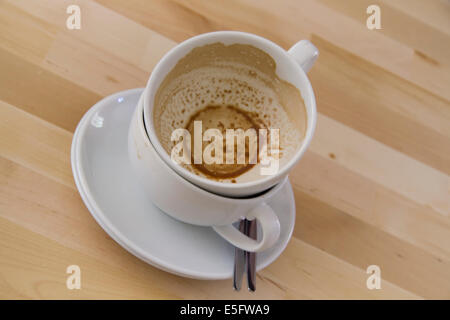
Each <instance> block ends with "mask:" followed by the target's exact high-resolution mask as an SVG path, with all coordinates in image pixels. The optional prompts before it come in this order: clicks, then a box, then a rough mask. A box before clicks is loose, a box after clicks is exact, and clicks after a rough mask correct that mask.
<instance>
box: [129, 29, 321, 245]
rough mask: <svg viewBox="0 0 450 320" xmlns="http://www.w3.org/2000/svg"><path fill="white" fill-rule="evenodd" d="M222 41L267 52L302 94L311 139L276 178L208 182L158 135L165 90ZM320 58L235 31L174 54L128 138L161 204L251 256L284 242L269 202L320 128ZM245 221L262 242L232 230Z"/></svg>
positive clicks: (299, 47)
mask: <svg viewBox="0 0 450 320" xmlns="http://www.w3.org/2000/svg"><path fill="white" fill-rule="evenodd" d="M217 42H221V43H224V44H225V45H229V44H234V43H239V44H247V45H251V46H253V47H256V48H258V49H261V50H263V51H264V52H266V53H267V54H269V55H270V56H271V57H272V58H273V59H274V61H275V62H276V73H277V75H278V77H279V78H281V79H283V80H286V81H288V82H289V83H291V84H292V85H294V86H295V87H297V88H298V89H299V90H300V92H301V95H302V97H303V100H304V102H305V107H306V113H307V129H306V134H305V138H304V141H303V143H302V145H301V147H300V148H299V149H298V150H297V152H296V153H295V155H294V156H293V157H292V159H290V161H289V162H288V163H287V164H286V165H284V166H283V167H282V168H280V170H279V171H278V172H277V173H276V174H274V175H270V176H267V177H265V178H262V179H259V180H256V181H252V182H244V183H237V184H232V183H222V182H218V181H214V180H210V179H207V178H203V177H201V176H198V175H195V174H193V173H191V172H190V171H188V170H187V169H185V168H183V167H182V166H181V165H179V164H177V163H176V162H174V161H172V159H171V158H170V156H169V155H168V154H167V153H166V151H165V150H164V148H163V147H162V145H161V143H160V142H159V140H158V138H157V136H156V133H155V130H154V126H153V117H152V110H153V100H154V97H155V93H156V91H157V90H158V88H159V85H160V84H161V82H162V81H163V79H164V78H165V76H166V75H167V74H168V73H169V72H170V71H171V70H172V68H173V67H174V66H175V65H176V63H177V62H178V61H179V60H180V59H181V58H183V57H184V56H185V55H186V54H188V53H189V52H191V50H192V49H194V48H196V47H199V46H204V45H206V44H211V43H217ZM317 56H318V50H317V48H316V47H315V46H314V45H313V44H312V43H310V42H309V41H307V40H302V41H300V42H298V43H297V44H295V45H294V46H293V47H292V48H291V49H290V50H289V51H285V50H284V49H282V48H281V47H279V46H278V45H276V44H274V43H273V42H271V41H269V40H267V39H264V38H262V37H259V36H256V35H252V34H248V33H243V32H235V31H220V32H213V33H207V34H202V35H199V36H196V37H193V38H191V39H188V40H186V41H184V42H182V43H180V44H179V45H177V46H176V47H175V48H173V49H172V50H170V51H169V52H168V53H167V54H166V55H165V56H164V57H163V58H162V59H161V61H160V62H159V63H158V64H157V66H156V67H155V68H154V70H153V72H152V74H151V76H150V79H149V81H148V83H147V86H146V88H145V90H144V92H143V94H142V96H141V99H140V101H139V103H138V106H137V108H136V111H135V114H134V116H133V119H132V123H131V126H130V131H129V138H128V139H129V141H128V146H129V157H130V161H131V164H132V166H133V168H134V169H135V172H136V173H137V177H138V178H139V180H140V181H141V184H142V186H143V187H144V188H145V190H146V191H147V193H148V195H149V197H150V198H151V200H152V201H153V202H154V203H155V205H157V206H158V207H159V208H160V209H161V210H163V211H164V212H166V213H167V214H169V215H170V216H172V217H174V218H176V219H178V220H181V221H183V222H187V223H191V224H196V225H203V226H212V227H213V228H214V230H215V231H216V232H217V233H218V234H220V235H221V236H222V237H223V238H225V239H226V240H227V241H229V242H230V243H232V244H233V245H235V246H236V247H239V248H241V249H244V250H246V251H251V252H256V251H262V250H264V249H267V248H269V247H271V246H272V245H273V244H274V243H275V242H276V240H277V239H278V237H279V233H280V224H279V221H278V218H277V215H276V214H275V213H274V212H273V210H272V209H271V208H270V206H269V205H267V201H268V200H269V199H270V198H271V197H272V196H273V195H274V194H276V192H277V191H278V190H280V189H281V188H282V187H283V185H284V184H285V183H286V181H287V174H288V172H289V170H290V169H291V168H292V167H293V166H294V165H295V164H296V163H297V161H298V160H299V159H300V158H301V156H302V155H303V154H304V152H305V150H306V148H307V147H308V145H309V143H310V141H311V139H312V136H313V133H314V129H315V124H316V118H317V114H316V103H315V98H314V92H313V90H312V87H311V84H310V82H309V80H308V78H307V76H306V73H305V72H307V71H308V70H309V68H311V66H312V65H313V63H314V61H315V60H316V58H317ZM242 218H247V219H249V220H252V219H257V220H258V222H259V223H260V226H261V230H262V236H261V237H260V240H259V241H256V240H253V239H251V238H249V237H247V236H245V235H243V234H242V233H240V232H239V231H238V230H237V229H236V228H234V227H233V226H232V223H233V222H236V221H238V220H239V219H242Z"/></svg>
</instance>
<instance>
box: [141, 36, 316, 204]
mask: <svg viewBox="0 0 450 320" xmlns="http://www.w3.org/2000/svg"><path fill="white" fill-rule="evenodd" d="M222 36H226V37H230V36H231V37H235V38H236V41H235V42H233V43H246V44H255V43H256V42H259V43H261V44H262V45H264V46H267V47H270V48H271V49H272V50H275V51H277V52H278V53H279V54H280V55H281V56H283V57H284V58H285V59H287V60H290V61H291V64H292V66H293V68H294V69H295V70H294V71H293V72H294V73H295V74H296V75H297V77H300V81H301V82H302V83H303V84H304V85H305V87H306V90H303V91H301V90H300V88H298V86H296V87H297V89H298V90H299V91H300V92H301V95H302V98H303V100H304V104H305V108H306V109H307V113H308V117H309V118H310V119H308V120H310V122H309V121H308V123H309V125H308V127H307V129H306V133H305V138H304V139H303V142H302V144H301V146H300V148H299V149H298V150H297V152H296V153H295V155H294V156H293V157H292V158H291V159H290V160H289V161H288V162H287V163H286V164H285V165H284V166H283V167H282V168H281V169H280V170H278V172H277V173H276V174H273V175H268V176H267V177H264V178H261V179H257V180H255V181H248V182H242V183H238V184H237V183H236V184H233V183H224V182H220V181H214V180H211V179H207V178H205V177H202V176H199V175H196V174H194V173H192V172H190V171H189V170H187V169H185V168H183V167H182V166H180V165H179V164H177V163H174V162H173V161H172V160H171V158H170V156H169V155H168V154H167V152H166V151H165V150H164V148H163V147H162V145H161V143H160V141H159V139H158V137H157V135H156V132H155V130H154V125H153V116H152V112H151V111H153V105H152V104H151V106H152V108H150V94H151V92H152V91H151V90H150V89H151V88H152V87H153V89H152V90H153V91H154V92H156V91H157V89H158V88H155V84H154V83H155V82H156V81H157V80H158V79H159V77H165V76H166V75H167V73H165V72H163V68H164V67H165V65H166V64H167V63H170V62H171V61H170V60H171V59H172V57H173V55H174V54H176V52H178V51H180V50H181V49H182V48H183V47H185V46H187V45H189V44H192V43H194V42H198V44H196V45H195V46H193V48H195V47H198V46H201V45H205V44H208V43H215V42H221V40H220V37H222ZM240 41H242V42H240ZM261 50H263V49H261ZM263 51H265V50H263ZM265 52H266V51H265ZM266 53H267V52H266ZM268 54H269V53H268ZM269 55H270V54H269ZM184 56H185V55H184ZM271 57H272V58H274V57H273V56H272V55H271ZM180 59H181V58H180ZM274 60H275V61H276V63H278V60H276V59H275V58H274ZM178 61H179V59H178ZM178 61H177V62H178ZM177 62H175V64H176V63H177ZM169 72H170V71H169ZM143 94H144V97H143V98H144V99H143V109H144V110H143V114H144V124H145V126H146V127H147V128H150V130H146V132H147V135H146V136H147V139H148V140H149V142H150V143H151V144H152V145H153V147H154V148H155V150H156V152H157V154H158V155H159V156H160V157H161V158H162V159H163V160H164V162H165V163H166V164H168V165H169V167H171V168H172V169H173V170H174V171H176V172H177V173H178V174H179V175H181V176H182V177H183V178H185V179H186V180H187V181H188V182H192V184H194V185H196V186H198V185H206V186H208V188H209V187H211V188H212V189H214V188H220V189H222V190H239V189H246V188H252V187H257V186H258V185H262V184H270V183H276V180H278V179H279V178H280V177H281V176H283V175H287V173H288V172H289V171H290V170H291V168H292V167H293V166H294V165H295V164H296V163H297V162H298V161H299V159H300V158H301V157H302V156H303V154H304V153H305V151H306V149H307V148H308V146H309V144H310V143H311V140H312V137H313V135H314V131H315V127H316V121H317V110H316V100H315V95H314V91H313V88H312V86H311V82H310V81H309V79H308V77H307V75H306V73H305V71H304V70H303V69H302V68H301V67H300V65H299V64H298V63H297V62H296V61H295V60H294V59H293V57H292V56H291V55H290V54H289V53H288V52H287V51H286V50H284V49H283V48H281V47H280V46H279V45H277V44H276V43H274V42H272V41H270V40H268V39H266V38H263V37H260V36H257V35H254V34H251V33H246V32H240V31H215V32H209V33H204V34H200V35H197V36H194V37H192V38H189V39H187V40H185V41H183V42H181V43H179V44H178V45H176V46H175V47H173V48H172V49H171V50H169V52H167V53H166V54H165V55H164V57H163V58H162V59H161V60H160V61H159V62H158V64H157V65H156V66H155V68H154V69H153V71H152V73H151V75H150V78H149V80H148V82H147V85H146V87H145V89H144V92H143ZM306 100H309V105H310V110H309V111H310V112H308V107H307V103H306ZM149 124H150V125H149ZM205 191H206V190H205ZM208 192H209V191H208ZM233 199H235V198H233Z"/></svg>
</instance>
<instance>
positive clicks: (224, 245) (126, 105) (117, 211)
mask: <svg viewBox="0 0 450 320" xmlns="http://www.w3.org/2000/svg"><path fill="white" fill-rule="evenodd" d="M142 90H143V89H132V90H127V91H122V92H118V93H116V94H113V95H111V96H109V97H106V98H104V99H103V100H101V101H99V102H98V103H96V104H95V105H94V106H93V107H92V108H91V109H90V110H89V111H88V112H87V113H86V114H85V115H84V117H83V118H82V119H81V121H80V123H79V124H78V127H77V129H76V131H75V134H74V136H73V141H72V152H71V153H72V154H71V157H72V159H71V161H72V170H73V175H74V178H75V183H76V185H77V188H78V191H79V192H80V194H81V197H82V199H83V201H84V203H85V205H86V207H87V208H88V209H89V211H90V212H91V214H92V216H93V217H94V219H95V220H96V221H97V222H98V223H99V224H100V226H101V227H102V228H103V229H104V230H105V231H106V232H107V233H108V234H109V235H110V236H111V237H112V238H113V239H114V240H115V241H117V242H118V243H119V244H120V245H121V246H122V247H124V248H125V249H126V250H128V251H129V252H131V253H132V254H134V255H135V256H136V257H138V258H140V259H142V260H144V261H146V262H147V263H149V264H151V265H153V266H155V267H157V268H160V269H163V270H165V271H168V272H171V273H174V274H177V275H180V276H185V277H190V278H197V279H226V278H231V277H232V274H233V261H234V247H233V246H231V245H230V244H229V243H228V242H226V241H225V240H223V239H222V238H221V237H220V236H219V235H217V234H216V233H215V232H214V231H213V229H212V228H210V227H198V226H194V225H190V224H186V223H183V222H179V221H177V220H175V219H173V218H171V217H169V216H168V215H166V214H164V213H163V212H162V211H161V210H160V209H158V208H157V207H156V206H154V205H153V203H152V202H151V201H150V200H149V199H148V197H146V196H145V194H144V192H143V191H142V190H141V189H140V186H139V183H138V181H136V180H135V179H133V172H132V171H131V167H130V164H129V161H128V155H127V134H128V127H129V124H130V121H131V116H132V114H133V111H134V108H135V107H136V104H137V102H138V99H139V96H140V94H141V93H142ZM269 204H270V206H271V207H272V208H273V209H274V211H275V212H276V213H277V214H278V218H279V220H280V224H281V235H280V238H279V239H278V242H277V243H276V244H275V246H274V247H272V248H270V249H268V250H266V251H264V252H262V253H259V254H258V255H257V269H258V270H261V269H263V268H265V267H267V266H268V265H269V264H270V263H272V262H273V261H274V260H275V259H276V258H277V257H278V256H279V255H280V254H281V252H282V251H283V250H284V248H285V247H286V245H287V243H288V241H289V239H290V238H291V235H292V231H293V228H294V222H295V202H294V196H293V192H292V187H291V185H290V183H287V184H286V186H285V187H284V188H283V189H281V190H280V192H279V193H278V194H277V195H276V196H275V197H274V198H272V200H271V202H270V203H269Z"/></svg>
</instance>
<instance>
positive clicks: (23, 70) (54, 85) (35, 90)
mask: <svg viewBox="0 0 450 320" xmlns="http://www.w3.org/2000/svg"><path fill="white" fill-rule="evenodd" d="M0 61H2V65H3V67H2V76H1V77H0V99H1V100H3V101H4V102H7V103H9V104H11V105H14V106H16V107H19V108H21V109H23V110H25V111H27V112H29V113H32V114H34V115H36V116H37V117H39V118H42V119H44V120H47V121H49V122H51V123H53V124H56V125H58V126H60V127H61V128H63V129H66V130H69V131H74V130H75V127H76V125H77V123H78V121H79V120H80V119H81V117H82V115H83V114H84V113H85V112H86V110H88V109H89V108H90V107H91V106H92V105H94V103H96V102H97V101H98V100H100V98H101V97H100V96H99V95H97V94H95V93H93V92H92V91H90V90H89V89H86V88H82V87H80V86H78V85H76V84H73V83H72V82H70V81H68V80H65V79H64V78H62V77H60V76H57V75H55V74H54V73H52V72H49V71H46V70H44V69H42V68H40V67H38V66H36V65H34V64H32V63H30V62H28V61H26V60H24V59H22V58H19V57H18V56H16V55H14V54H12V53H10V52H8V51H6V50H3V49H0ZM50 106H51V107H50Z"/></svg>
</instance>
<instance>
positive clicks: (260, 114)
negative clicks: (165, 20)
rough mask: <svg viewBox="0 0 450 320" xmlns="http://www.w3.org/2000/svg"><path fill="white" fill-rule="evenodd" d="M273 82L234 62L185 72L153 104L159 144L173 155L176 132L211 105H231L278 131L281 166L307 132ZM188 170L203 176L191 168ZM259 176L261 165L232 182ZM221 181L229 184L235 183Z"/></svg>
mask: <svg viewBox="0 0 450 320" xmlns="http://www.w3.org/2000/svg"><path fill="white" fill-rule="evenodd" d="M274 80H275V81H279V80H277V79H273V78H271V77H270V76H269V75H267V74H266V73H264V72H261V71H260V70H258V69H257V68H255V67H252V66H249V65H246V64H241V63H239V62H236V61H215V62H214V63H208V64H207V65H205V66H203V67H199V68H194V69H192V70H189V71H188V72H186V73H181V74H180V75H178V76H177V77H175V78H173V79H171V81H170V82H169V83H167V84H166V85H165V86H164V87H161V88H160V90H159V96H158V100H157V104H155V109H154V113H153V116H154V126H155V131H156V133H157V136H158V138H159V140H160V143H161V145H162V146H163V147H164V149H165V150H166V152H167V153H168V154H169V155H170V154H171V150H172V147H173V146H174V145H175V144H176V143H177V141H175V142H172V141H171V135H172V132H173V131H174V130H175V129H177V128H185V127H186V124H187V123H188V122H189V119H190V117H191V116H192V115H193V114H195V113H197V112H198V111H199V110H201V109H203V108H205V107H207V106H209V105H223V106H227V105H232V106H235V107H237V108H239V109H241V110H243V111H245V112H248V113H251V114H254V115H255V117H257V118H258V120H259V122H260V123H261V124H262V127H265V128H268V129H271V128H273V129H279V130H280V147H281V151H280V155H281V158H280V168H281V167H282V166H283V165H284V164H285V163H287V162H288V161H289V160H290V159H291V158H292V157H293V156H294V154H295V153H296V151H297V150H298V149H299V147H300V145H301V143H302V140H303V138H304V132H302V130H301V129H299V128H298V127H297V126H296V125H295V124H294V122H293V121H291V119H290V117H289V115H288V113H287V112H286V110H285V108H284V107H283V105H282V104H281V102H280V99H279V92H277V86H276V85H275V86H274V85H273V83H274ZM155 101H156V100H155ZM303 108H304V106H303ZM304 121H305V122H306V119H305V120H304ZM192 138H193V137H192ZM185 167H186V169H188V170H190V171H193V172H195V173H196V174H199V175H202V176H203V174H202V173H200V172H197V171H196V170H195V169H193V168H192V167H191V166H190V165H185ZM261 177H263V176H260V174H259V165H257V166H255V167H253V168H252V169H251V170H249V171H248V172H246V173H244V174H242V175H241V176H239V177H237V178H235V179H233V180H235V181H233V182H237V183H239V182H245V181H253V180H255V179H259V178H261ZM221 181H223V182H230V181H231V179H223V180H221Z"/></svg>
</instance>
